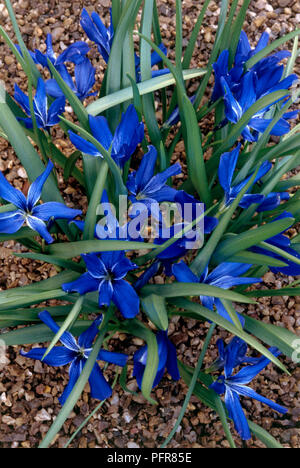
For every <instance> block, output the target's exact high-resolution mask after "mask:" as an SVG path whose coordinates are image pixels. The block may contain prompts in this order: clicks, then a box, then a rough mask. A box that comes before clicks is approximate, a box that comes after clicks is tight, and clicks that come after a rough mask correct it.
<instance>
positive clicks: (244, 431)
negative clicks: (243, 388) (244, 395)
mask: <svg viewBox="0 0 300 468" xmlns="http://www.w3.org/2000/svg"><path fill="white" fill-rule="evenodd" d="M225 405H226V408H227V409H228V412H229V417H230V418H231V419H233V422H234V426H235V429H236V431H237V432H238V434H239V435H240V437H241V438H242V439H243V440H249V439H251V432H250V429H249V425H248V421H247V419H246V416H245V414H244V411H243V409H242V406H241V403H240V399H239V396H238V395H237V394H236V393H235V392H232V391H231V389H230V388H229V387H226V393H225Z"/></svg>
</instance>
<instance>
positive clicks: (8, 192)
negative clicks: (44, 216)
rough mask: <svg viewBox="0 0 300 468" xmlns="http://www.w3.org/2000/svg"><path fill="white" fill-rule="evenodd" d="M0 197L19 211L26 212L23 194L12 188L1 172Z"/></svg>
mask: <svg viewBox="0 0 300 468" xmlns="http://www.w3.org/2000/svg"><path fill="white" fill-rule="evenodd" d="M0 197H1V198H3V199H4V200H6V201H8V202H10V203H12V204H13V205H15V206H16V207H18V208H20V209H21V210H23V211H25V210H26V198H25V195H23V193H22V192H21V191H20V190H18V189H16V188H14V187H13V186H12V185H10V183H9V182H8V181H7V180H6V178H5V177H4V175H3V174H2V172H1V171H0Z"/></svg>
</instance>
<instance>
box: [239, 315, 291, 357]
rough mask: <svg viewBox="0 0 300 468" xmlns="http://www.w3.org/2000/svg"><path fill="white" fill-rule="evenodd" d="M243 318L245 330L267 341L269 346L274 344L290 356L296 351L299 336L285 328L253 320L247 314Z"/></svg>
mask: <svg viewBox="0 0 300 468" xmlns="http://www.w3.org/2000/svg"><path fill="white" fill-rule="evenodd" d="M244 318H245V321H246V323H245V330H247V331H248V332H249V333H252V334H253V335H255V336H256V337H257V338H259V339H260V340H262V341H263V342H264V343H267V344H268V345H269V346H275V347H276V348H278V349H280V351H281V352H282V353H283V354H285V355H286V356H287V357H289V358H292V356H293V354H294V353H295V351H297V345H296V343H297V339H299V337H298V336H297V335H296V334H294V333H292V332H291V331H289V330H286V329H285V328H282V327H278V326H276V325H272V324H270V323H265V322H262V321H258V320H255V319H253V318H251V317H248V316H247V315H244Z"/></svg>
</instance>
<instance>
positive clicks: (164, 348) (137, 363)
mask: <svg viewBox="0 0 300 468" xmlns="http://www.w3.org/2000/svg"><path fill="white" fill-rule="evenodd" d="M156 341H157V345H158V357H159V363H158V369H157V374H156V377H155V380H154V383H153V387H152V388H154V387H156V386H157V385H158V384H159V382H160V381H161V379H162V378H163V376H164V373H165V370H167V371H168V373H169V374H170V376H171V377H172V379H173V380H175V381H177V380H179V379H180V374H179V370H178V365H177V355H176V348H175V346H174V345H173V343H171V341H170V340H169V338H168V332H167V331H162V330H161V331H159V332H158V333H157V335H156ZM147 359H148V346H147V345H146V346H143V347H142V348H141V349H139V350H138V351H137V352H136V353H135V354H134V357H133V362H134V367H133V377H135V378H136V381H137V384H138V386H139V388H141V387H142V380H143V376H144V371H145V367H146V364H147Z"/></svg>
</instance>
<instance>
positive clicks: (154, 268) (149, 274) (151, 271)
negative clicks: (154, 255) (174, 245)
mask: <svg viewBox="0 0 300 468" xmlns="http://www.w3.org/2000/svg"><path fill="white" fill-rule="evenodd" d="M159 266H160V262H158V261H156V262H154V263H153V264H152V265H151V266H150V267H149V268H148V269H147V270H146V271H145V272H144V273H143V274H142V275H141V276H140V277H139V279H138V280H137V281H136V282H135V284H134V287H135V289H136V290H139V289H141V288H142V287H143V286H145V285H146V284H148V283H149V281H150V279H151V278H153V276H155V275H156V273H157V272H158V270H159Z"/></svg>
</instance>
